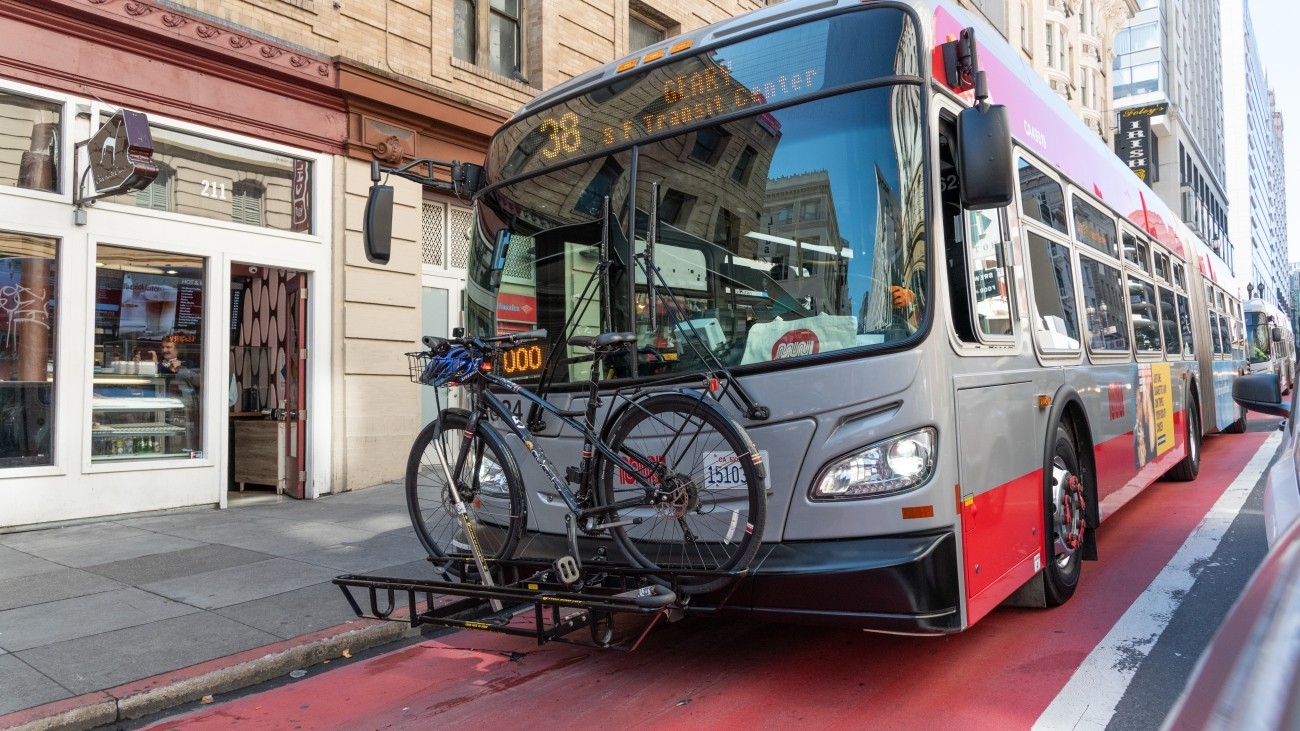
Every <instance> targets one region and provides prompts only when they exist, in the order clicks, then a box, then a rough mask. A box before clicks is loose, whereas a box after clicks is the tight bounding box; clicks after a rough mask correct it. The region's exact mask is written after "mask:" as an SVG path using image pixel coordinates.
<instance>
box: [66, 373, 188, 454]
mask: <svg viewBox="0 0 1300 731" xmlns="http://www.w3.org/2000/svg"><path fill="white" fill-rule="evenodd" d="M169 380H170V379H168V378H167V377H164V376H158V375H121V374H99V373H97V374H95V377H94V398H93V400H92V402H91V412H92V413H91V427H90V433H91V460H92V461H94V462H112V461H117V460H133V459H158V458H165V457H189V456H191V455H190V447H189V444H188V440H187V424H188V423H189V419H188V416H187V414H186V404H185V401H184V400H183V399H181V398H180V397H178V396H175V395H170V394H169V393H168V386H169V383H168V381H169Z"/></svg>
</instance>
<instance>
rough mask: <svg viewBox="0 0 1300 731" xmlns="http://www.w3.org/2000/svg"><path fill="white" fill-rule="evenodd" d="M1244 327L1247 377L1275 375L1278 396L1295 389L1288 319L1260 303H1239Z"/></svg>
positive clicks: (1259, 301)
mask: <svg viewBox="0 0 1300 731" xmlns="http://www.w3.org/2000/svg"><path fill="white" fill-rule="evenodd" d="M1241 309H1242V313H1243V314H1244V316H1245V326H1246V360H1247V362H1249V363H1250V372H1251V373H1275V374H1277V379H1278V383H1279V384H1281V386H1282V393H1286V392H1288V391H1290V390H1291V389H1292V388H1293V387H1294V386H1295V333H1293V332H1292V330H1291V318H1290V317H1287V314H1286V313H1285V312H1283V311H1282V310H1281V308H1279V307H1278V306H1277V305H1274V304H1272V303H1271V302H1266V301H1265V300H1262V299H1257V298H1256V299H1248V300H1246V301H1244V302H1242V303H1241Z"/></svg>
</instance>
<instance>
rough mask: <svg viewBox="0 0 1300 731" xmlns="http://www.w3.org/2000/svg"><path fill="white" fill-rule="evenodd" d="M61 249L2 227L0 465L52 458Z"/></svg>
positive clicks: (44, 462)
mask: <svg viewBox="0 0 1300 731" xmlns="http://www.w3.org/2000/svg"><path fill="white" fill-rule="evenodd" d="M57 250H58V242H57V241H55V240H54V239H48V238H44V237H41V236H28V235H24V234H17V233H9V232H5V231H0V467H30V466H35V465H48V464H53V450H52V446H51V445H53V443H54V342H55V340H54V327H55V317H54V315H55V293H56V292H57V291H58V263H57V256H56V254H57Z"/></svg>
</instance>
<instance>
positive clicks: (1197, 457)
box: [1165, 396, 1201, 482]
mask: <svg viewBox="0 0 1300 731" xmlns="http://www.w3.org/2000/svg"><path fill="white" fill-rule="evenodd" d="M1183 431H1184V434H1185V438H1186V440H1187V455H1186V456H1184V457H1183V458H1182V460H1180V461H1179V462H1178V464H1176V465H1174V466H1173V467H1170V468H1169V471H1168V472H1167V473H1165V477H1168V478H1169V479H1171V480H1178V481H1179V482H1191V481H1192V480H1195V479H1196V475H1198V474H1200V472H1201V408H1200V404H1199V403H1197V401H1196V397H1194V396H1193V397H1191V398H1189V399H1188V400H1187V418H1185V419H1183Z"/></svg>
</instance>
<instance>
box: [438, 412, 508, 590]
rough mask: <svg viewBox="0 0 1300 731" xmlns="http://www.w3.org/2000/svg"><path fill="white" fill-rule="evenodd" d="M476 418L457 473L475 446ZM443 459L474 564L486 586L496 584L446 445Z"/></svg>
mask: <svg viewBox="0 0 1300 731" xmlns="http://www.w3.org/2000/svg"><path fill="white" fill-rule="evenodd" d="M475 421H476V420H475V419H472V418H471V420H470V424H469V426H467V427H466V429H465V441H464V442H462V443H461V445H460V454H459V455H457V457H456V470H455V473H456V474H458V475H459V474H460V473H461V470H463V469H464V468H465V460H466V459H467V458H468V457H469V451H470V449H472V448H473V446H474V433H475V429H476V426H477V424H476V423H475ZM442 451H443V455H442V459H441V460H440V461H439V462H440V464H441V465H442V471H443V474H444V475H445V476H446V477H447V489H448V490H450V491H451V501H452V504H453V505H455V506H456V516H457V517H458V518H459V519H460V522H461V525H462V526H463V528H464V530H465V538H466V539H467V542H468V543H469V552H470V555H471V556H473V557H474V565H475V566H476V567H477V568H478V574H479V577H480V579H481V580H482V581H483V585H484V586H494V585H495V584H494V583H493V581H492V574H491V572H489V571H488V568H487V561H485V560H484V559H483V549H481V548H479V545H478V536H477V534H475V533H474V521H473V520H471V519H470V517H469V510H468V509H467V508H466V507H465V501H464V500H461V498H460V488H458V487H457V486H456V479H455V478H454V477H453V476H452V471H451V470H450V469H448V467H447V461H448V460H447V454H446V447H445V445H444V447H443V450H442ZM488 603H489V604H490V605H491V607H492V611H494V612H499V611H501V609H502V608H503V605H502V604H501V600H499V599H489V600H488Z"/></svg>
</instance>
